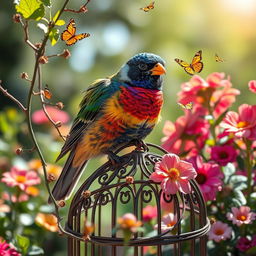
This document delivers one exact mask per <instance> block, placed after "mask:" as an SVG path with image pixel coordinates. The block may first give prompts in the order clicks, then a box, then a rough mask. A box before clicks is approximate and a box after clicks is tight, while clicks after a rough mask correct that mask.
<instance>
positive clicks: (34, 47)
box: [20, 20, 38, 51]
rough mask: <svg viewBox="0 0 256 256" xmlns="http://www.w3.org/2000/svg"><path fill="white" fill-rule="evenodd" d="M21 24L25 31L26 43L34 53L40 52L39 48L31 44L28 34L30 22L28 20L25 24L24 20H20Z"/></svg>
mask: <svg viewBox="0 0 256 256" xmlns="http://www.w3.org/2000/svg"><path fill="white" fill-rule="evenodd" d="M20 23H21V25H22V27H23V29H24V35H25V38H24V41H25V43H26V44H27V45H29V46H30V47H31V48H32V49H33V50H34V51H38V48H37V47H36V46H35V45H34V44H33V43H31V42H30V40H29V32H28V21H27V20H26V21H25V24H24V23H23V21H22V20H20Z"/></svg>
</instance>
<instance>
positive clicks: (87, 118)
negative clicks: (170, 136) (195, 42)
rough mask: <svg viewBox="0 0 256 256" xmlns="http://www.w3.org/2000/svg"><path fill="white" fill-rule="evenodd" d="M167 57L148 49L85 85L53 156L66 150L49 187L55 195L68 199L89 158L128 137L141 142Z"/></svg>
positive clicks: (153, 114)
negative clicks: (118, 68) (79, 100)
mask: <svg viewBox="0 0 256 256" xmlns="http://www.w3.org/2000/svg"><path fill="white" fill-rule="evenodd" d="M164 65H165V62H164V61H163V60H162V58H161V57H159V56H157V55H155V54H152V53H140V54H137V55H135V56H134V57H132V58H131V59H130V60H129V61H128V62H127V63H126V64H125V65H123V66H122V67H121V69H120V70H119V71H118V72H117V73H116V74H114V75H112V76H111V77H109V78H106V79H100V80H97V81H95V82H94V83H93V84H92V85H91V86H89V88H88V89H87V90H86V92H85V95H84V98H83V100H82V102H81V103H80V111H79V113H78V115H77V117H76V118H75V120H74V123H73V125H72V127H71V130H70V133H69V135H68V137H67V140H66V142H65V144H64V146H63V147H62V150H61V153H60V155H59V156H58V158H57V160H59V159H60V158H62V157H63V156H64V155H66V154H67V153H69V156H68V158H67V161H66V163H65V165H64V167H63V170H62V173H61V175H60V177H59V179H58V180H57V183H56V184H55V186H54V188H53V191H52V193H53V196H54V198H55V199H56V200H63V199H67V198H68V197H69V196H70V193H71V192H72V190H73V188H74V186H75V185H76V183H77V181H78V179H79V178H80V175H81V174H82V171H83V169H84V167H85V165H86V163H87V161H88V160H89V159H91V158H94V157H97V156H99V155H103V154H108V156H109V158H110V159H111V160H113V161H118V159H117V158H118V157H117V156H116V155H115V154H114V153H113V151H114V150H116V149H117V148H118V147H120V146H122V145H124V144H126V143H129V142H135V144H136V143H143V142H142V140H143V139H144V138H145V137H146V136H147V135H148V134H149V133H150V132H151V131H152V129H153V128H154V126H155V124H156V123H157V122H158V120H159V116H160V111H161V108H162V104H163V93H162V81H163V78H162V75H163V74H165V72H166V71H165V68H164Z"/></svg>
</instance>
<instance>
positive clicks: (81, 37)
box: [66, 33, 90, 46]
mask: <svg viewBox="0 0 256 256" xmlns="http://www.w3.org/2000/svg"><path fill="white" fill-rule="evenodd" d="M89 36H90V34H89V33H82V34H79V35H75V36H72V37H71V38H70V39H68V40H67V41H66V45H68V46H70V45H73V44H75V43H76V42H77V41H78V40H82V39H84V38H86V37H89Z"/></svg>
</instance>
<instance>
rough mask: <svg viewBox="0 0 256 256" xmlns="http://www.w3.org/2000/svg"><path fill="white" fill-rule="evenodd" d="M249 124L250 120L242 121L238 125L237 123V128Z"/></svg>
mask: <svg viewBox="0 0 256 256" xmlns="http://www.w3.org/2000/svg"><path fill="white" fill-rule="evenodd" d="M247 125H248V122H246V121H240V122H239V123H238V124H237V125H236V127H237V128H244V127H246V126H247Z"/></svg>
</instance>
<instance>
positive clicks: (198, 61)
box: [191, 50, 204, 73]
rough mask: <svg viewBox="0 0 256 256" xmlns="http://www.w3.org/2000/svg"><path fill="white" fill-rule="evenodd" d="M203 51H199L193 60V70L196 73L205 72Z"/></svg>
mask: <svg viewBox="0 0 256 256" xmlns="http://www.w3.org/2000/svg"><path fill="white" fill-rule="evenodd" d="M203 67H204V64H203V62H202V51H201V50H200V51H198V52H197V53H196V54H195V56H194V57H193V59H192V63H191V68H192V69H193V70H194V71H195V73H200V72H201V71H202V70H203Z"/></svg>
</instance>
